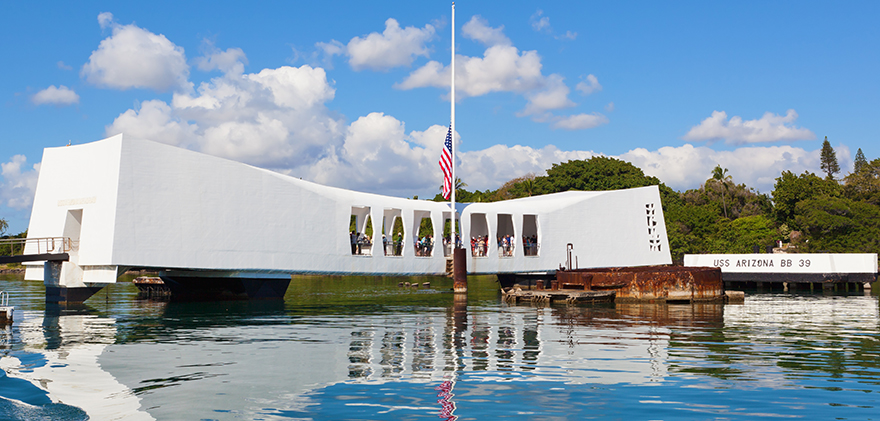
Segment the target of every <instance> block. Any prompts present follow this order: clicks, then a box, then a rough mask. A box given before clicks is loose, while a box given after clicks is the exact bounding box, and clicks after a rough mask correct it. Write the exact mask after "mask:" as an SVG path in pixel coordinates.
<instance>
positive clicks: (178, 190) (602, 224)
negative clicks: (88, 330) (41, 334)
mask: <svg viewBox="0 0 880 421" xmlns="http://www.w3.org/2000/svg"><path fill="white" fill-rule="evenodd" d="M438 177H439V171H438ZM359 208H368V210H366V211H365V212H366V213H364V214H368V215H369V217H370V219H371V220H372V221H373V226H374V227H375V228H376V229H375V230H374V234H373V238H372V240H373V246H372V250H371V251H372V253H371V254H372V255H371V256H353V255H351V248H350V242H349V235H348V226H349V219H350V217H351V215H352V212H353V209H354V211H355V212H357V211H358V209H359ZM457 208H458V211H459V213H460V220H461V222H462V231H461V232H462V233H464V237H469V233H470V225H471V224H470V221H471V216H470V215H471V214H472V213H481V214H485V215H486V216H487V220H488V231H489V238H490V247H489V253H488V255H487V256H486V257H478V258H472V257H471V256H470V255H469V256H468V263H467V264H468V271H469V272H470V273H500V272H508V273H513V272H535V271H549V270H555V269H556V268H558V267H559V265H560V264H563V263H564V262H565V261H566V258H567V256H566V244H568V243H572V244H573V246H574V255H575V256H577V261H578V264H579V266H580V267H602V266H641V265H654V264H668V263H671V258H670V254H669V246H668V243H667V240H666V227H665V225H664V222H663V213H662V209H661V207H660V195H659V190H658V189H657V187H656V186H650V187H643V188H636V189H629V190H620V191H605V192H565V193H557V194H551V195H545V196H539V197H532V198H524V199H516V200H510V201H504V202H495V203H477V204H459V206H457ZM79 210H81V211H82V216H81V224H80V226H79V227H77V229H78V231H79V233H80V242H79V249H78V250H77V251H76V252H75V253H72V254H71V261H70V263H69V264H68V266H70V267H69V268H65V270H63V274H62V277H63V279H62V282H61V284H62V285H66V286H81V285H82V284H90V283H92V284H95V283H106V282H114V281H115V277H116V269H115V268H116V267H120V266H123V267H147V268H158V269H202V270H225V271H250V272H275V273H342V274H344V273H352V274H356V273H361V274H401V275H403V274H442V273H445V269H446V258H445V257H444V256H443V252H442V246H441V244H442V242H441V240H440V235H435V239H436V240H435V242H436V244H435V247H434V254H433V256H430V257H421V256H415V253H414V247H413V238H414V236H415V235H417V233H416V232H414V228H413V227H415V226H417V223H418V222H417V221H416V217H419V216H423V215H428V216H429V217H430V219H431V221H432V223H433V226H434V229H435V233H437V234H439V233H441V232H442V223H443V217H444V216H443V213H444V211H446V212H445V214H446V216H448V215H449V205H448V203H437V202H430V201H425V200H410V199H402V198H396V197H388V196H381V195H376V194H369V193H361V192H354V191H349V190H344V189H339V188H333V187H327V186H321V185H318V184H314V183H310V182H307V181H303V180H300V179H297V178H293V177H289V176H285V175H282V174H278V173H275V172H272V171H268V170H264V169H260V168H255V167H252V166H249V165H245V164H241V163H238V162H233V161H229V160H225V159H221V158H216V157H212V156H208V155H204V154H200V153H196V152H193V151H189V150H185V149H180V148H176V147H172V146H168V145H164V144H161V143H155V142H149V141H139V140H130V139H126V138H124V137H123V136H122V135H117V136H113V137H111V138H108V139H105V140H102V141H98V142H93V143H89V144H85V145H78V146H70V147H61V148H49V149H46V150H45V152H44V157H43V164H42V168H41V172H40V179H39V182H38V184H37V193H36V197H35V199H34V208H33V211H32V215H31V221H30V227H29V230H28V234H29V236H30V237H49V236H61V235H62V234H63V233H64V232H65V230H66V232H72V231H71V228H70V226H71V225H70V223H67V229H65V221H69V218H70V212H71V211H73V212H78V211H79ZM652 212H653V214H652ZM498 214H506V215H511V216H512V218H513V226H514V232H515V235H514V237H515V239H516V242H515V244H516V245H515V251H514V255H513V256H512V257H499V255H498V252H497V244H496V241H495V231H496V229H497V227H496V225H497V220H498V217H497V215H498ZM394 215H399V216H400V217H401V218H402V220H403V226H404V229H405V231H406V232H404V238H405V243H404V247H403V256H385V255H384V252H383V249H382V232H381V224H382V221H383V217H384V216H394ZM523 215H537V227H538V236H539V239H538V241H539V253H538V256H525V255H524V252H523V246H522V239H521V237H522V235H523V230H524V228H523ZM390 219H391V218H389V224H390ZM468 245H469V244H468V240H467V239H465V246H466V247H467V246H468ZM77 269H81V279H77V275H76V272H77ZM26 276H27V278H28V279H42V270H40V271H37V270H28V271H27V274H26Z"/></svg>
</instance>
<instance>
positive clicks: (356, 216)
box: [348, 206, 373, 256]
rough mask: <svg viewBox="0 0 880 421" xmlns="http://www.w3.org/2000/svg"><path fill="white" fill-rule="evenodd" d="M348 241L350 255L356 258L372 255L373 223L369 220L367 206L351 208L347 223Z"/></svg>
mask: <svg viewBox="0 0 880 421" xmlns="http://www.w3.org/2000/svg"><path fill="white" fill-rule="evenodd" d="M348 231H349V232H348V239H349V244H351V254H353V255H356V256H372V255H373V221H371V220H370V207H369V206H352V207H351V219H350V220H349V223H348Z"/></svg>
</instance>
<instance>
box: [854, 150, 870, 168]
mask: <svg viewBox="0 0 880 421" xmlns="http://www.w3.org/2000/svg"><path fill="white" fill-rule="evenodd" d="M866 165H868V160H867V159H865V154H864V153H862V148H859V150H857V151H856V158H855V159H854V160H853V172H854V173H859V172H861V171H862V169H863V168H865V166H866Z"/></svg>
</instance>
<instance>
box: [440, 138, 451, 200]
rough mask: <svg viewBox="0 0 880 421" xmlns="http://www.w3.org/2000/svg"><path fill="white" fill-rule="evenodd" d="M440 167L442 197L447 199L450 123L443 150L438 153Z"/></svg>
mask: <svg viewBox="0 0 880 421" xmlns="http://www.w3.org/2000/svg"><path fill="white" fill-rule="evenodd" d="M440 169H441V170H443V198H444V199H446V200H449V195H450V194H451V193H452V125H449V131H448V132H446V142H444V143H443V152H441V153H440Z"/></svg>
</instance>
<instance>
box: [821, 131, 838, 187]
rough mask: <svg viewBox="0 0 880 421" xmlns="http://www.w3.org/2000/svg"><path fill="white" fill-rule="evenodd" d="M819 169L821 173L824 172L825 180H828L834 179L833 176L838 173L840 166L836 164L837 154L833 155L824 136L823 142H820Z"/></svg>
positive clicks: (832, 150)
mask: <svg viewBox="0 0 880 421" xmlns="http://www.w3.org/2000/svg"><path fill="white" fill-rule="evenodd" d="M819 167H820V168H821V169H822V171H825V174H827V177H826V178H828V179H829V180H831V179H833V178H834V174H837V173H839V172H840V165H838V164H837V154H836V153H834V148H832V147H831V143H829V142H828V136H825V141H824V142H822V152H821V163H820V165H819Z"/></svg>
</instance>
